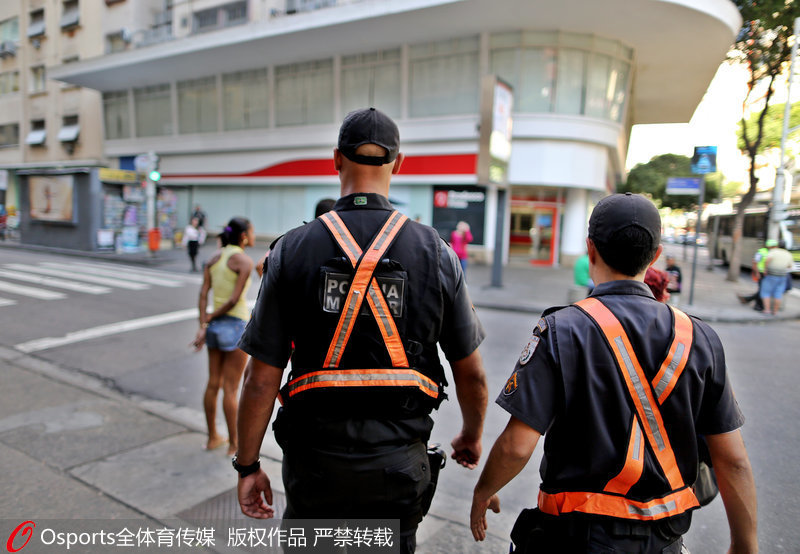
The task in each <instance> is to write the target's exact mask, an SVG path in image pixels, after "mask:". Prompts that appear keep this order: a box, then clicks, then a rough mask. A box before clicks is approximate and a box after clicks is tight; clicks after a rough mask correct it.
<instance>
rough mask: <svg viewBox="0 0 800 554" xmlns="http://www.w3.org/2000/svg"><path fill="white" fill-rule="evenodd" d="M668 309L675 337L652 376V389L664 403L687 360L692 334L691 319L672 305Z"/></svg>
mask: <svg viewBox="0 0 800 554" xmlns="http://www.w3.org/2000/svg"><path fill="white" fill-rule="evenodd" d="M670 309H671V310H672V313H673V317H674V318H675V331H674V335H675V337H674V338H673V339H672V344H670V346H669V352H668V353H667V358H666V359H665V360H664V363H662V364H661V369H660V370H659V371H658V374H657V375H656V376H655V378H653V390H654V391H655V393H656V397H657V398H658V403H659V404H663V403H664V401H665V400H666V399H667V397H668V396H669V394H670V393H671V392H672V389H674V388H675V385H676V384H677V383H678V378H679V377H680V376H681V373H682V372H683V368H684V367H686V362H687V361H688V360H689V351H690V350H691V349H692V339H693V336H694V329H693V327H692V320H691V319H689V316H688V315H686V314H685V313H683V312H682V311H680V310H678V309H675V308H673V307H672V306H670Z"/></svg>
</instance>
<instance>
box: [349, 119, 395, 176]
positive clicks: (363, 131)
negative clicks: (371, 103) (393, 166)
mask: <svg viewBox="0 0 800 554" xmlns="http://www.w3.org/2000/svg"><path fill="white" fill-rule="evenodd" d="M364 144H377V145H378V146H380V147H382V148H383V149H384V150H386V155H385V156H362V155H360V154H356V150H357V149H358V147H359V146H362V145H364ZM338 148H339V152H341V153H342V154H344V156H345V157H346V158H347V159H348V160H350V161H351V162H355V163H358V164H366V165H384V164H388V163H390V162H393V161H394V159H395V158H396V157H397V153H398V152H399V151H400V131H399V130H398V129H397V125H396V124H395V122H394V121H392V119H391V118H390V117H389V116H388V115H386V114H385V113H383V112H382V111H380V110H376V109H375V108H364V109H362V110H356V111H354V112H350V113H349V114H347V116H346V117H345V118H344V122H342V126H341V128H340V129H339V146H338Z"/></svg>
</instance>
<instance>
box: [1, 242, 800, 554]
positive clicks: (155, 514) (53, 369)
mask: <svg viewBox="0 0 800 554" xmlns="http://www.w3.org/2000/svg"><path fill="white" fill-rule="evenodd" d="M3 246H5V247H7V248H15V247H19V246H14V245H7V244H6V245H3V244H2V243H0V259H1V258H2V256H3V248H2V247H3ZM25 248H28V247H25ZM212 250H213V248H212V247H211V246H206V247H204V249H203V251H202V252H201V259H202V258H203V257H204V255H207V254H209V253H210V252H211V251H212ZM261 250H263V251H266V245H265V244H264V245H261V244H259V245H258V247H257V248H255V249H253V250H251V251H250V254H251V256H253V257H254V258H258V257H259V254H258V252H260V251H261ZM667 250H668V251H669V252H671V253H673V254H674V255H676V257H677V259H678V262H679V264H680V265H681V266H682V268H683V275H684V294H683V295H682V297H681V298H680V300H679V301H678V305H679V306H680V307H681V308H683V309H684V310H685V311H687V312H689V313H691V314H693V315H697V316H699V317H701V318H703V319H705V320H708V321H721V322H751V321H759V322H764V323H772V322H775V323H776V324H777V323H778V322H779V321H782V320H788V319H800V295H798V293H797V290H796V289H794V290H793V291H792V293H791V295H790V296H789V297H788V298H787V301H786V303H785V304H786V307H785V309H784V310H783V311H782V312H781V313H780V314H779V315H778V316H776V317H770V316H765V315H763V314H761V313H758V312H755V311H754V310H752V308H750V307H748V306H743V305H741V304H740V302H739V301H738V299H737V297H736V294H737V293H749V292H751V291H752V290H753V289H754V288H755V285H754V284H753V283H752V282H750V281H749V280H748V279H746V277H744V276H743V277H742V278H741V279H740V280H739V281H738V282H736V283H729V282H727V281H726V280H725V278H724V269H723V268H721V267H717V266H711V267H710V269H709V263H708V259H707V257H706V256H705V253H704V251H702V250H701V256H700V257H699V260H698V261H699V263H698V266H697V269H696V275H695V282H694V298H693V302H692V303H691V304H690V303H689V289H690V288H691V274H692V270H691V250H690V251H688V252H686V253H687V254H689V255H688V256H687V257H686V258H685V259H684V250H683V248H682V247H679V246H675V245H667ZM59 253H64V252H59ZM103 257H104V258H105V259H106V260H111V261H125V262H127V263H131V262H133V263H139V264H143V265H149V266H154V267H158V268H159V269H166V270H171V271H187V272H188V267H189V262H188V258H187V257H186V253H185V252H184V251H181V250H173V251H166V252H158V253H156V255H155V256H151V255H150V254H132V255H131V254H129V255H105V256H103ZM658 266H659V267H663V265H662V262H659V264H658ZM490 282H491V267H489V266H483V265H478V264H471V265H470V267H469V268H468V283H469V290H470V294H471V296H472V299H473V302H474V304H475V306H476V307H478V308H482V309H492V310H503V311H522V312H528V313H530V314H532V315H531V318H532V320H534V321H535V318H536V317H537V315H538V314H539V313H540V312H541V311H542V310H543V309H544V308H546V307H548V306H552V305H561V304H566V303H568V301H569V300H570V299H573V300H574V299H575V295H576V294H580V292H581V291H580V290H579V289H578V290H576V289H575V288H574V287H573V286H572V272H571V270H570V269H566V268H544V267H534V266H531V265H530V264H528V263H527V262H526V261H525V260H512V262H511V263H510V264H509V265H507V266H506V267H504V268H503V272H502V279H501V286H490ZM488 331H489V332H490V333H491V329H488ZM0 363H2V365H3V371H2V372H0V390H2V391H3V401H2V403H0V466H1V467H3V468H4V472H3V475H2V477H0V490H2V500H3V501H2V502H0V543H2V544H5V541H6V540H7V537H9V534H10V533H11V531H12V530H13V529H14V528H15V527H16V526H17V525H19V524H21V523H23V522H24V521H27V520H32V521H36V520H43V521H45V520H64V519H83V520H103V521H105V520H118V521H124V522H131V521H138V522H140V525H142V526H144V525H145V524H147V525H148V526H151V527H152V528H155V527H156V526H160V527H162V528H164V527H165V526H167V525H169V526H172V527H176V526H179V525H181V522H185V524H186V525H188V524H189V523H190V522H194V521H215V522H217V523H218V524H219V525H220V526H228V528H230V527H231V526H233V527H237V528H238V527H241V528H244V527H249V526H251V525H252V524H253V520H247V519H246V518H244V516H242V515H241V514H238V513H236V510H235V507H236V503H235V493H234V486H235V483H236V478H235V474H234V472H233V470H232V469H231V468H230V465H229V463H228V461H227V457H226V456H225V454H224V450H223V449H220V450H218V451H213V452H203V451H202V450H201V448H200V447H201V445H202V444H203V443H204V439H205V422H204V420H203V416H202V412H200V411H199V410H194V409H189V408H186V407H180V406H176V405H174V404H171V403H167V402H161V401H157V400H153V399H152V398H144V397H139V396H137V395H132V394H125V393H122V392H120V391H118V390H117V389H115V388H113V387H110V386H109V385H108V384H107V383H106V382H105V381H103V380H101V379H98V378H96V377H94V376H90V375H86V374H82V373H81V372H79V371H75V370H74V369H65V368H63V367H61V366H59V365H58V364H57V363H53V362H50V361H45V360H43V359H41V358H37V357H36V356H33V355H28V354H25V353H23V352H20V351H18V350H15V349H13V348H6V347H0ZM485 448H488V445H485ZM280 459H281V452H280V450H279V449H278V448H277V446H276V445H275V444H274V441H272V440H265V443H264V447H263V449H262V460H263V462H262V463H264V465H265V467H266V469H267V472H268V474H269V475H270V476H272V478H273V482H272V486H273V489H274V490H275V492H276V498H275V506H276V510H277V512H278V514H277V515H278V516H280V513H281V510H282V508H283V505H284V502H285V500H284V498H283V495H282V484H281V483H280V479H279V477H278V476H279V475H280ZM473 481H474V479H473ZM470 486H471V485H470ZM445 496H446V495H443V496H440V497H437V499H436V500H435V501H434V505H433V507H432V509H431V513H430V514H429V515H428V517H427V518H426V519H425V521H424V522H423V523H422V525H421V527H420V530H419V533H418V552H420V553H422V554H425V553H445V552H448V553H449V552H507V549H508V546H507V545H508V539H507V533H508V529H509V528H510V523H511V522H513V518H514V515H515V514H505V515H503V516H502V517H503V518H504V519H502V520H501V521H502V522H503V524H501V525H498V524H496V523H495V524H494V525H493V526H492V528H491V529H490V535H489V537H488V539H487V541H486V542H484V543H480V544H476V543H474V542H473V541H472V540H471V537H470V534H469V529H468V527H467V521H466V517H467V515H468V512H469V506H468V504H466V503H465V501H464V500H463V499H457V498H449V497H445ZM128 527H130V526H128ZM18 539H19V537H18ZM720 547H722V545H720ZM41 548H42V550H36V547H35V545H34V544H33V543H31V545H30V546H28V547H27V548H26V549H25V552H36V551H43V552H54V551H59V550H53V549H52V548H49V549H47V548H44V547H41ZM189 550H191V551H197V548H190V549H189ZM210 550H214V551H219V552H229V551H234V550H233V549H231V548H228V547H227V546H226V545H225V544H224V543H221V542H219V541H218V542H217V546H215V547H214V548H210ZM244 550H245V551H246V550H247V549H244ZM61 551H64V550H61ZM70 551H71V552H80V551H81V550H80V549H79V548H78V547H73V548H72V549H71V550H70ZM100 551H102V550H100ZM171 551H181V550H180V549H178V548H172V549H171Z"/></svg>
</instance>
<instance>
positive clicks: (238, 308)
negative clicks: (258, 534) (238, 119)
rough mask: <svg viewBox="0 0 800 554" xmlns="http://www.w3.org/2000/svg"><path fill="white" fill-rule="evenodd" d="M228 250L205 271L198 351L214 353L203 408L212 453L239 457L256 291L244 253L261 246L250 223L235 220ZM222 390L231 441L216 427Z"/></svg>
mask: <svg viewBox="0 0 800 554" xmlns="http://www.w3.org/2000/svg"><path fill="white" fill-rule="evenodd" d="M219 239H220V242H221V244H222V249H221V250H219V251H217V252H216V253H215V254H214V255H213V256H212V257H211V259H209V260H208V262H207V263H206V264H205V267H204V268H203V285H202V286H201V288H200V298H199V300H198V306H197V307H198V310H199V312H200V315H199V323H200V328H199V329H198V330H197V335H196V336H195V339H194V342H193V345H194V347H195V350H200V349H201V348H202V347H203V344H205V345H206V346H207V350H208V383H207V385H206V390H205V394H204V396H203V408H204V410H205V414H206V424H207V425H208V440H207V441H206V449H207V450H214V449H216V448H219V447H220V446H223V445H224V444H225V443H226V442H227V443H228V454H229V455H231V454H233V453H234V452H236V447H237V445H238V440H237V429H236V411H237V409H238V402H237V400H236V394H237V392H238V390H239V381H240V380H241V378H242V372H243V371H244V366H245V363H246V362H247V354H245V353H244V352H242V351H241V350H239V348H238V346H237V343H238V342H239V338H240V337H241V336H242V332H243V331H244V327H245V324H246V322H247V320H248V319H250V312H249V310H248V309H247V304H246V294H247V289H248V287H249V286H250V273H251V272H252V271H253V260H251V259H250V257H249V256H248V255H247V254H245V253H244V249H245V248H246V247H248V246H250V245H252V244H253V243H254V242H255V234H254V231H253V226H252V225H251V223H250V221H248V220H247V219H245V218H243V217H234V218H233V219H231V220H230V221H229V222H228V225H227V226H226V227H225V229H224V230H223V231H222V233H220V235H219ZM209 292H212V293H213V294H212V296H213V304H212V305H213V311H212V312H211V313H210V314H209V313H207V306H208V293H209ZM220 388H222V411H223V413H224V415H225V423H226V424H227V427H228V438H227V440H226V439H225V438H224V437H221V436H219V434H218V433H217V426H216V415H217V397H218V396H219V390H220Z"/></svg>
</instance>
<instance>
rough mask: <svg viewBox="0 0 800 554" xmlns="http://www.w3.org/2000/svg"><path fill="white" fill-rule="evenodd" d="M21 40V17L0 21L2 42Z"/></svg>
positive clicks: (0, 38) (0, 39) (0, 40)
mask: <svg viewBox="0 0 800 554" xmlns="http://www.w3.org/2000/svg"><path fill="white" fill-rule="evenodd" d="M18 41H19V17H12V18H9V19H4V20H3V21H0V43H3V42H13V43H16V42H18Z"/></svg>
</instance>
